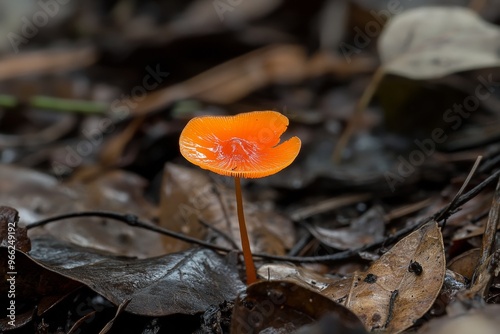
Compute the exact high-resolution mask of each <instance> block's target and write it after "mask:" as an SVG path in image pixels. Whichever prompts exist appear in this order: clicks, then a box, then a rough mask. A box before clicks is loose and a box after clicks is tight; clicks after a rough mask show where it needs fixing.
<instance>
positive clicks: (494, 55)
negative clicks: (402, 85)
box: [378, 6, 500, 79]
mask: <svg viewBox="0 0 500 334" xmlns="http://www.w3.org/2000/svg"><path fill="white" fill-rule="evenodd" d="M499 48H500V28H498V27H497V26H495V25H493V24H491V23H488V22H486V21H484V20H483V19H482V18H481V17H480V16H479V15H478V14H477V13H475V12H474V11H472V10H470V9H467V8H462V7H437V6H436V7H422V8H417V9H412V10H408V11H405V12H403V13H402V14H400V15H397V16H395V17H394V18H393V19H392V20H391V21H390V22H389V23H388V25H387V26H386V27H385V29H384V31H383V32H382V34H381V36H380V38H379V44H378V50H379V54H380V58H381V61H382V64H383V66H384V68H385V71H386V73H392V74H396V75H400V76H403V77H408V78H412V79H431V78H439V77H443V76H446V75H448V74H452V73H456V72H461V71H467V70H472V69H479V68H487V67H496V66H500V54H499V53H498V49H499Z"/></svg>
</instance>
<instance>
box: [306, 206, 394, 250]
mask: <svg viewBox="0 0 500 334" xmlns="http://www.w3.org/2000/svg"><path fill="white" fill-rule="evenodd" d="M307 228H308V230H309V231H310V232H311V234H312V235H314V236H315V237H316V238H317V239H318V240H319V241H321V242H322V243H323V244H325V245H327V246H329V247H333V248H337V249H351V248H358V247H362V246H365V245H368V244H371V243H373V242H377V241H381V240H383V238H384V231H385V222H384V217H383V212H382V210H381V208H380V207H374V208H372V209H370V210H368V211H367V212H366V213H364V214H363V215H362V216H361V217H359V218H356V219H353V220H352V222H351V224H350V225H349V226H348V227H339V228H326V227H323V226H319V225H318V224H314V225H313V224H311V225H307Z"/></svg>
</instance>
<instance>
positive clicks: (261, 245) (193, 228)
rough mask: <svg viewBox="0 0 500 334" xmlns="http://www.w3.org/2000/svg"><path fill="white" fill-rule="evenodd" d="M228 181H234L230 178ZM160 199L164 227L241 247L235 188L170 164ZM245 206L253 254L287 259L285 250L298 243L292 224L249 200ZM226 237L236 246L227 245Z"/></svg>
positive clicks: (174, 245)
mask: <svg viewBox="0 0 500 334" xmlns="http://www.w3.org/2000/svg"><path fill="white" fill-rule="evenodd" d="M227 180H228V181H231V182H232V181H233V180H232V178H229V177H228V178H227ZM161 196H162V198H161V207H160V210H161V213H160V217H161V220H160V225H161V226H164V227H167V228H169V229H171V230H174V231H179V232H182V233H185V234H188V235H191V236H194V237H197V238H200V239H206V240H212V241H213V242H215V243H216V244H219V245H223V246H228V247H233V244H235V245H238V247H240V246H239V245H241V241H240V233H239V227H238V216H237V212H236V198H235V194H234V188H230V187H229V186H228V185H226V184H221V183H216V182H214V181H212V180H211V179H210V178H209V175H208V172H206V171H202V170H197V169H193V168H186V167H181V166H178V165H174V164H167V165H166V167H165V174H164V181H163V187H162V191H161ZM243 206H244V211H245V220H246V224H247V229H248V232H249V234H250V243H251V246H252V250H253V251H254V252H263V253H268V254H276V255H284V254H285V249H287V248H290V247H291V246H292V245H293V244H294V242H295V233H294V230H293V226H292V223H291V221H290V220H289V219H287V218H286V217H285V216H283V215H280V214H278V213H276V212H273V211H270V210H262V208H261V207H259V206H257V205H255V204H253V203H252V202H250V201H248V200H244V201H243ZM202 223H204V224H207V225H208V226H212V227H214V228H215V229H217V230H216V231H214V230H213V229H210V228H207V227H205V226H204V225H203V224H202ZM217 231H222V232H223V233H224V234H223V235H221V233H217ZM226 237H228V238H229V239H230V240H232V241H233V242H228V240H227V238H226ZM165 247H168V250H169V251H171V252H172V251H179V250H182V249H186V248H187V247H189V245H187V244H185V243H183V242H181V241H179V240H168V241H167V245H166V246H165Z"/></svg>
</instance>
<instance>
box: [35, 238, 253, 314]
mask: <svg viewBox="0 0 500 334" xmlns="http://www.w3.org/2000/svg"><path fill="white" fill-rule="evenodd" d="M28 255H29V257H30V258H31V259H32V260H33V261H35V262H36V263H38V264H39V265H41V266H42V267H44V268H46V269H48V270H51V271H54V272H56V273H58V274H60V275H63V276H65V277H68V278H71V279H73V280H75V281H78V282H81V283H83V284H85V285H87V286H88V287H90V288H91V289H93V290H94V291H96V292H98V293H99V294H101V295H102V296H104V297H105V298H107V299H108V300H110V301H111V302H113V303H114V304H115V305H120V304H121V303H122V302H123V301H124V300H127V299H131V301H130V304H129V305H128V306H127V308H126V311H128V312H132V313H135V314H140V315H148V316H165V315H170V314H176V313H181V314H195V313H198V312H203V311H205V310H206V309H207V308H208V307H209V306H210V305H214V304H219V303H221V302H222V301H224V300H232V299H234V298H235V297H236V294H237V293H238V292H239V291H240V290H241V289H242V288H243V283H242V282H241V281H240V280H239V278H238V274H237V272H236V269H235V267H234V266H231V265H230V264H228V263H226V260H224V258H222V257H221V256H219V255H217V254H216V253H214V252H212V251H210V250H206V249H192V250H188V251H185V252H183V253H176V254H170V255H165V256H162V257H156V258H151V259H144V260H136V259H125V258H118V257H114V256H111V255H105V254H102V253H97V252H96V251H94V250H92V249H86V248H82V247H78V246H73V245H69V244H65V243H61V242H60V241H57V240H55V239H52V238H36V239H33V240H32V249H31V251H30V252H29V254H28Z"/></svg>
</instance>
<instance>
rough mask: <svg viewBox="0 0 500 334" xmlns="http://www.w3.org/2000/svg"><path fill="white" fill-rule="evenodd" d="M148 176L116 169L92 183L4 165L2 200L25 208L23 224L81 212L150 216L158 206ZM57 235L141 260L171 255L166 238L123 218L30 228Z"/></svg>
mask: <svg viewBox="0 0 500 334" xmlns="http://www.w3.org/2000/svg"><path fill="white" fill-rule="evenodd" d="M145 186H146V182H145V180H144V179H142V178H140V177H139V176H137V175H135V174H132V173H129V172H124V171H111V172H108V173H105V174H102V175H100V177H99V178H98V179H95V180H93V181H92V182H89V183H87V184H80V183H72V184H62V183H59V182H58V181H57V179H55V178H54V177H52V176H50V175H47V174H43V173H40V172H37V171H35V170H31V169H27V168H21V167H17V166H9V165H0V203H2V204H6V205H9V206H11V207H13V208H15V209H16V210H18V211H19V216H20V220H19V225H20V226H26V225H28V224H30V223H33V222H35V221H39V220H42V219H45V218H48V217H52V216H56V215H60V214H66V213H74V212H79V211H96V210H97V211H99V210H105V211H115V212H122V213H128V214H134V215H136V216H138V217H139V218H141V219H143V220H146V221H147V220H149V218H150V217H151V216H152V214H153V212H152V211H153V206H152V205H151V204H149V203H147V202H146V201H145V199H144V197H143V196H142V193H143V189H144V187H145ZM47 233H48V234H51V235H53V236H55V237H56V238H59V239H61V240H66V241H69V242H72V243H75V244H78V245H80V246H84V247H92V248H96V249H101V250H104V251H107V252H112V253H115V254H117V255H124V256H131V257H132V256H136V257H139V258H145V257H151V256H157V255H160V254H165V250H164V248H163V242H162V240H163V236H162V235H160V234H158V233H154V232H151V231H146V230H142V229H138V228H134V227H131V226H127V225H125V224H122V223H120V222H116V221H112V220H106V219H97V218H74V219H71V220H63V221H58V222H54V223H51V224H48V225H46V226H44V227H43V228H36V229H32V230H30V236H33V235H41V234H47Z"/></svg>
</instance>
